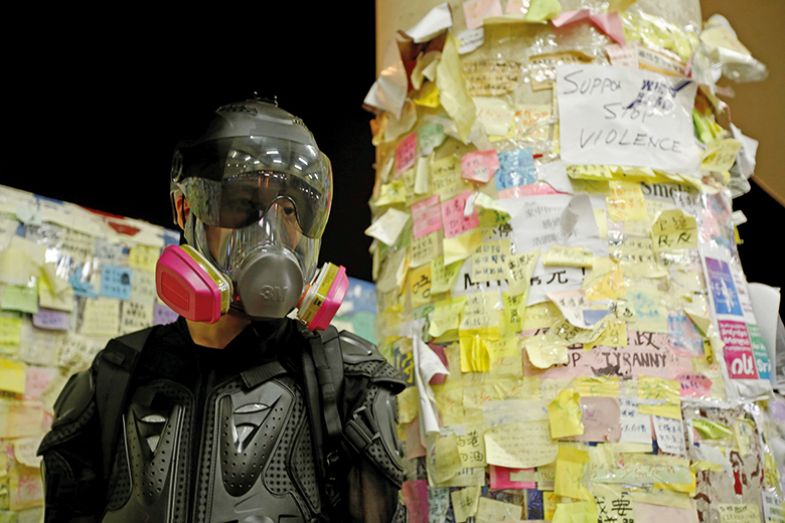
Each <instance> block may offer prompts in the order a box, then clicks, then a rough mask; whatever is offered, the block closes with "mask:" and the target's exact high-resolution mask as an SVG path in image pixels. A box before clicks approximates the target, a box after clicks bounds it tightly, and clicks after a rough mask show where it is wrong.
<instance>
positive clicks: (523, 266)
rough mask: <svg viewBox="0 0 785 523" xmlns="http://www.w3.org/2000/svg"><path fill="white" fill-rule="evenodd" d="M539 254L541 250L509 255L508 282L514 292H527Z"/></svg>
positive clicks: (507, 262) (507, 263)
mask: <svg viewBox="0 0 785 523" xmlns="http://www.w3.org/2000/svg"><path fill="white" fill-rule="evenodd" d="M539 256H540V251H539V250H535V251H530V252H525V253H523V254H511V255H509V256H507V260H506V270H507V282H508V284H509V289H510V292H511V293H512V294H524V295H525V294H526V293H527V291H528V290H529V285H530V283H531V277H532V273H533V272H534V267H535V266H536V265H537V259H538V258H539Z"/></svg>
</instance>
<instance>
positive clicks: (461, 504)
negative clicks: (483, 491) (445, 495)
mask: <svg viewBox="0 0 785 523" xmlns="http://www.w3.org/2000/svg"><path fill="white" fill-rule="evenodd" d="M450 498H451V499H452V509H453V511H454V513H455V521H456V523H463V522H464V521H466V520H467V519H469V518H470V517H472V516H474V515H475V514H477V508H478V505H479V501H480V487H479V486H476V487H466V488H464V489H461V490H456V491H454V492H452V493H451V494H450Z"/></svg>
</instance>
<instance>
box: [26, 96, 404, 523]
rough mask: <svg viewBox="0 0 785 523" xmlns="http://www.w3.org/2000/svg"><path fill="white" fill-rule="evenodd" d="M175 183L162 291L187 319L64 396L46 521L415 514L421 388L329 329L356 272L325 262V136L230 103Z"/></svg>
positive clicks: (116, 351) (279, 114)
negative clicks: (400, 426)
mask: <svg viewBox="0 0 785 523" xmlns="http://www.w3.org/2000/svg"><path fill="white" fill-rule="evenodd" d="M171 184H172V185H171V196H172V206H173V213H174V218H175V222H176V223H177V224H178V225H179V226H180V228H181V229H182V230H183V241H182V242H181V243H182V245H180V246H170V247H167V248H166V249H164V251H163V253H162V255H161V258H160V259H159V261H158V264H157V268H156V287H157V291H158V295H159V297H160V298H161V300H162V301H164V302H165V303H166V304H167V305H169V306H170V307H171V308H172V309H174V310H175V311H176V312H178V313H179V314H180V318H179V319H178V320H177V321H176V322H175V323H172V324H169V325H162V326H158V327H154V328H151V329H147V330H144V331H140V332H136V333H133V334H129V335H126V336H123V337H120V338H117V339H113V340H111V341H110V342H109V344H108V345H107V347H106V348H105V349H104V350H103V351H101V352H100V353H99V354H98V356H97V357H96V358H95V360H94V362H93V364H92V366H91V368H90V369H87V370H85V371H83V372H80V373H78V374H75V375H74V376H72V377H71V379H70V380H69V382H68V384H67V385H66V386H65V388H64V389H63V391H62V392H61V394H60V397H59V398H58V400H57V402H56V404H55V418H54V422H53V425H52V429H51V431H50V432H49V433H48V434H47V435H46V436H45V438H44V439H43V441H42V443H41V446H40V448H39V454H41V455H42V456H43V472H44V480H45V492H46V493H45V498H46V521H103V522H134V521H161V522H164V521H165V522H169V521H171V522H175V521H183V522H185V521H187V522H238V523H242V522H245V523H251V522H254V523H273V522H276V523H277V522H284V521H286V522H287V523H295V522H313V521H379V522H382V521H384V522H387V521H399V520H402V519H401V518H402V517H403V509H402V507H401V505H400V503H399V502H398V489H399V487H400V484H401V481H402V480H403V470H402V468H401V461H400V448H399V444H398V441H397V436H396V429H395V419H394V415H395V414H394V401H393V400H394V395H395V394H397V393H398V392H400V391H401V390H402V389H403V388H404V387H405V381H404V380H403V379H402V377H401V376H400V375H399V373H398V372H397V371H396V370H395V369H393V368H392V367H391V366H390V365H389V364H388V363H387V362H386V361H385V360H384V359H383V358H382V357H381V355H380V354H379V353H378V351H377V350H376V348H375V347H374V346H373V345H371V344H369V343H368V342H366V341H365V340H363V339H361V338H359V337H357V336H354V335H353V334H350V333H347V332H341V333H338V332H337V331H336V330H335V328H333V327H330V326H329V323H330V320H331V319H332V317H333V315H334V314H335V312H336V311H337V308H338V306H339V305H340V301H341V299H342V297H343V295H344V293H345V292H346V288H347V285H348V280H347V278H346V274H345V270H344V268H343V267H336V266H334V265H331V264H327V265H326V266H324V267H323V268H322V269H321V270H320V271H317V268H316V265H317V258H318V254H319V245H320V238H321V236H322V233H323V231H324V228H325V225H326V222H327V218H328V215H329V212H330V203H331V197H332V173H331V167H330V163H329V160H328V159H327V157H326V156H325V155H324V154H322V153H321V152H320V151H319V149H318V147H317V145H316V142H315V141H314V138H313V136H312V134H311V133H310V131H309V130H308V129H307V128H306V127H305V125H304V124H303V122H302V121H301V120H299V119H298V118H296V117H294V116H293V115H291V114H289V113H288V112H286V111H284V110H282V109H280V108H279V107H278V106H277V104H274V103H268V102H265V101H262V100H258V99H255V100H247V101H244V102H240V103H235V104H230V105H226V106H223V107H220V108H218V109H217V111H216V113H215V115H214V117H213V120H212V122H211V124H210V126H209V127H208V129H207V131H206V132H205V133H204V134H203V135H202V137H201V138H199V139H197V140H196V141H194V142H191V143H188V144H183V145H181V146H180V147H178V149H177V151H176V152H175V157H174V161H173V166H172V179H171ZM295 309H296V310H297V313H296V316H297V318H296V319H295V318H294V316H295V314H294V313H293V311H294V310H295Z"/></svg>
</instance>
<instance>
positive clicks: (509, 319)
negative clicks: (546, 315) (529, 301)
mask: <svg viewBox="0 0 785 523" xmlns="http://www.w3.org/2000/svg"><path fill="white" fill-rule="evenodd" d="M502 303H503V304H504V329H503V330H504V332H507V333H515V332H521V327H522V323H523V315H522V314H521V313H522V311H523V310H524V309H525V306H526V302H525V301H524V296H523V295H521V294H510V293H509V292H502Z"/></svg>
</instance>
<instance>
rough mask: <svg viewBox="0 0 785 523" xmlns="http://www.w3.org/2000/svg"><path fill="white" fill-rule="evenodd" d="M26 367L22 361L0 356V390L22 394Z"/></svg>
mask: <svg viewBox="0 0 785 523" xmlns="http://www.w3.org/2000/svg"><path fill="white" fill-rule="evenodd" d="M26 367H27V366H26V365H25V364H24V363H22V362H19V361H14V360H9V359H6V358H0V390H4V391H7V392H13V393H14V394H24V393H25V377H26V372H25V369H26Z"/></svg>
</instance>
